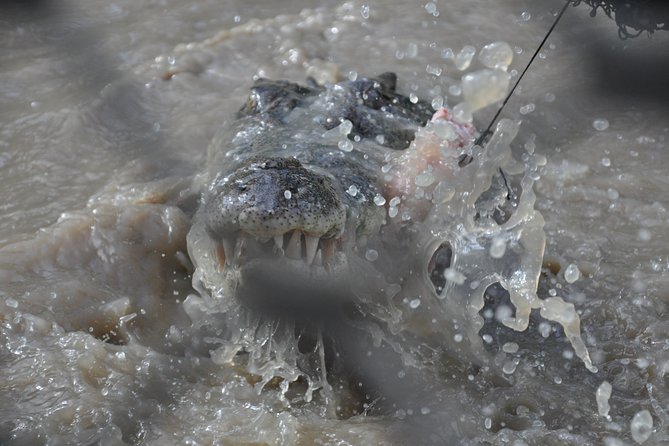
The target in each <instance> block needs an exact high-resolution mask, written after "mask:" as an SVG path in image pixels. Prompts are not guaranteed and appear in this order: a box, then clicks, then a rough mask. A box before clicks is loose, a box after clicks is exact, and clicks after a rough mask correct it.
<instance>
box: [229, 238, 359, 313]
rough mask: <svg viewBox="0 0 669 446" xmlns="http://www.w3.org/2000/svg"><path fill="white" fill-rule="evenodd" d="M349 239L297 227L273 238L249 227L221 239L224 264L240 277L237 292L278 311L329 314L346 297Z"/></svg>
mask: <svg viewBox="0 0 669 446" xmlns="http://www.w3.org/2000/svg"><path fill="white" fill-rule="evenodd" d="M344 251H345V239H344V237H343V236H342V237H337V238H320V237H317V236H311V235H307V234H305V233H304V232H302V231H300V230H292V231H289V232H286V233H284V234H281V235H277V236H275V237H270V238H258V237H254V236H252V235H250V234H248V233H245V232H242V231H240V232H238V233H237V234H236V237H223V238H222V239H221V240H220V242H217V249H216V255H217V258H218V259H217V260H218V265H219V268H220V269H222V270H227V271H229V272H230V273H231V274H232V275H233V276H234V277H235V278H236V281H235V282H236V283H235V295H236V297H237V299H238V300H239V301H240V302H241V303H243V304H244V305H245V306H247V307H251V308H253V309H254V310H256V311H258V312H261V313H262V314H266V315H272V316H277V315H279V316H290V317H292V318H301V317H302V318H303V317H304V316H307V317H309V318H314V317H318V318H320V317H321V316H325V317H327V316H329V315H331V314H332V312H333V311H338V307H339V305H340V304H341V303H342V302H344V301H345V300H346V299H345V296H347V295H350V294H349V293H348V292H347V291H346V286H345V285H343V284H345V283H346V281H345V280H343V277H344V276H345V274H346V272H347V271H348V262H347V256H346V255H345V252H344Z"/></svg>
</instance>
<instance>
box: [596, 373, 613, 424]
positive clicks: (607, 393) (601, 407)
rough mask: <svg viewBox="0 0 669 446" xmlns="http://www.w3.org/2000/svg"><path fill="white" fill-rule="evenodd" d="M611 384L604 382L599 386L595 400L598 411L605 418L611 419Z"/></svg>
mask: <svg viewBox="0 0 669 446" xmlns="http://www.w3.org/2000/svg"><path fill="white" fill-rule="evenodd" d="M612 389H613V388H612V387H611V384H609V382H608V381H604V382H603V383H601V384H600V385H599V387H598V388H597V391H596V392H595V399H596V400H597V411H598V412H599V414H600V415H601V416H603V417H607V418H608V417H609V410H611V406H609V398H611V390H612Z"/></svg>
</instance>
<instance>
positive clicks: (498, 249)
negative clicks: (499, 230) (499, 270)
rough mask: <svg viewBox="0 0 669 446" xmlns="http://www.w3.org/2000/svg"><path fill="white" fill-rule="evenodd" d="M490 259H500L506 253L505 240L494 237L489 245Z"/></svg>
mask: <svg viewBox="0 0 669 446" xmlns="http://www.w3.org/2000/svg"><path fill="white" fill-rule="evenodd" d="M489 252H490V257H492V258H493V259H500V258H502V257H503V256H504V253H505V252H506V240H504V238H503V237H495V238H493V239H492V243H491V244H490V251H489Z"/></svg>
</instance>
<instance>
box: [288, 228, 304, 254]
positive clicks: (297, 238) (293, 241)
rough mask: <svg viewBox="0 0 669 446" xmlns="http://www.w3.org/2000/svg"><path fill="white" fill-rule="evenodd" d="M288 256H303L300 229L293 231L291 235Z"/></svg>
mask: <svg viewBox="0 0 669 446" xmlns="http://www.w3.org/2000/svg"><path fill="white" fill-rule="evenodd" d="M285 252H286V257H288V258H289V259H295V260H299V259H301V258H302V233H301V232H300V231H298V230H295V231H293V235H291V236H290V241H289V242H288V246H286V250H285Z"/></svg>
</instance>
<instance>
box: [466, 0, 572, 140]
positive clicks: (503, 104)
mask: <svg viewBox="0 0 669 446" xmlns="http://www.w3.org/2000/svg"><path fill="white" fill-rule="evenodd" d="M571 3H572V0H567V2H566V3H565V5H564V6H563V7H562V10H561V11H560V13H559V14H558V16H557V18H556V19H555V21H554V22H553V25H551V27H550V29H549V30H548V32H547V33H546V35H545V36H544V39H543V40H542V41H541V43H540V44H539V46H538V47H537V49H536V51H535V52H534V54H533V55H532V58H531V59H530V61H529V62H528V63H527V65H526V66H525V69H524V70H523V72H522V73H520V76H518V80H517V81H516V83H515V84H514V85H513V88H511V91H509V94H508V95H507V96H506V99H504V102H503V103H502V105H501V107H500V108H499V110H497V113H495V116H494V117H493V118H492V121H490V124H489V125H488V127H487V128H486V129H485V131H483V132H482V133H481V135H480V136H479V137H478V138H477V139H476V141H475V142H474V144H475V145H477V146H482V145H483V143H484V142H485V139H486V138H487V137H488V136H490V135H491V134H492V131H491V130H490V129H491V128H492V126H493V125H495V121H497V118H499V115H500V113H502V110H503V109H504V107H505V106H506V104H507V102H509V99H511V96H513V93H514V91H516V87H518V84H519V83H520V81H521V80H522V79H523V76H525V73H527V70H528V69H529V68H530V66H531V65H532V62H534V59H536V58H537V56H538V55H539V52H540V51H541V49H542V48H543V47H544V44H545V43H546V41H547V40H548V37H550V35H551V33H552V32H553V30H554V29H555V27H556V26H557V24H558V22H559V21H560V19H561V18H562V16H563V15H564V13H565V11H566V10H567V7H568V6H569V5H570V4H571Z"/></svg>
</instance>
